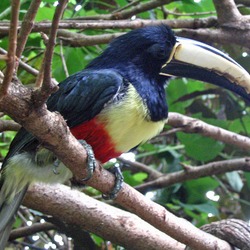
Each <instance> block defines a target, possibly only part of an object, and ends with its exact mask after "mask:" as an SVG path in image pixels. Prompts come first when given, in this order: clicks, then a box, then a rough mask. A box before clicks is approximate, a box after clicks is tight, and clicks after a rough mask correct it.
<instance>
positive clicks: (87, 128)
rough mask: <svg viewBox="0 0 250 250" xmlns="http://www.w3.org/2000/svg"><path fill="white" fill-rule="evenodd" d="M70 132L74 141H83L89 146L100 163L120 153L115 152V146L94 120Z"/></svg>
mask: <svg viewBox="0 0 250 250" xmlns="http://www.w3.org/2000/svg"><path fill="white" fill-rule="evenodd" d="M70 131H71V133H72V134H73V135H74V136H75V137H76V139H78V140H85V141H86V142H87V143H88V144H89V145H91V147H92V148H93V151H94V154H95V157H96V159H97V160H99V161H100V162H102V163H104V162H107V161H108V160H110V159H111V158H115V157H118V156H119V155H121V153H122V152H117V151H116V150H115V145H114V143H113V142H112V139H111V137H110V135H109V134H108V132H107V131H106V130H105V126H104V125H103V124H101V123H100V122H98V121H97V120H96V119H95V118H94V119H92V120H90V121H88V122H84V123H83V124H81V125H78V126H75V127H73V128H71V129H70Z"/></svg>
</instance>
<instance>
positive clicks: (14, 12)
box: [0, 0, 20, 95]
mask: <svg viewBox="0 0 250 250" xmlns="http://www.w3.org/2000/svg"><path fill="white" fill-rule="evenodd" d="M11 6H12V8H11V22H10V32H9V48H8V54H7V68H6V72H5V76H4V79H3V83H2V86H1V90H0V92H1V93H0V95H6V94H7V92H8V88H9V86H10V84H11V80H12V78H13V74H14V72H15V64H16V45H17V27H18V17H19V9H20V0H17V1H11Z"/></svg>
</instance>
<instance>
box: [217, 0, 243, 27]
mask: <svg viewBox="0 0 250 250" xmlns="http://www.w3.org/2000/svg"><path fill="white" fill-rule="evenodd" d="M213 2H214V6H215V8H216V12H217V16H218V21H219V23H220V24H221V25H222V24H224V23H230V22H237V21H239V20H240V18H241V14H240V12H239V11H238V9H237V6H236V4H235V2H234V0H213Z"/></svg>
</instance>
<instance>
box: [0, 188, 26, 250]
mask: <svg viewBox="0 0 250 250" xmlns="http://www.w3.org/2000/svg"><path fill="white" fill-rule="evenodd" d="M27 188H28V186H26V187H25V188H23V189H22V190H21V192H19V193H18V194H16V195H15V197H14V199H13V200H12V201H11V202H10V203H6V202H4V201H2V200H1V196H0V203H2V206H1V210H0V250H4V248H5V245H6V243H7V241H8V239H9V234H10V231H11V228H12V224H13V223H14V221H15V219H14V217H15V213H16V212H17V210H18V208H19V206H20V204H21V202H22V200H23V197H24V195H25V193H26V191H27ZM0 195H1V194H0Z"/></svg>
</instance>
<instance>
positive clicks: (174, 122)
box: [168, 113, 250, 151]
mask: <svg viewBox="0 0 250 250" xmlns="http://www.w3.org/2000/svg"><path fill="white" fill-rule="evenodd" d="M168 124H169V125H170V126H172V127H181V128H182V129H183V131H184V132H187V133H199V134H201V135H203V136H207V137H210V138H213V139H215V140H219V141H222V142H224V143H227V144H231V145H234V146H236V147H238V148H241V149H243V150H246V151H249V149H250V138H248V137H245V136H242V135H239V134H236V133H233V132H230V131H227V130H225V129H222V128H219V127H216V126H213V125H210V124H207V123H205V122H203V121H200V120H198V119H194V118H190V117H187V116H185V115H181V114H178V113H169V119H168Z"/></svg>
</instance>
